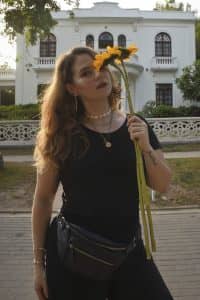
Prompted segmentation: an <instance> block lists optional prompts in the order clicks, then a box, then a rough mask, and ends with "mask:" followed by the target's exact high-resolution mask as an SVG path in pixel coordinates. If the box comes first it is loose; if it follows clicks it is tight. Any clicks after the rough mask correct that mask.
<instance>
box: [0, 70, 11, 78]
mask: <svg viewBox="0 0 200 300" xmlns="http://www.w3.org/2000/svg"><path fill="white" fill-rule="evenodd" d="M0 79H1V80H5V79H6V80H8V79H15V70H0Z"/></svg>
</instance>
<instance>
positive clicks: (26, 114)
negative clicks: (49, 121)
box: [0, 103, 40, 121]
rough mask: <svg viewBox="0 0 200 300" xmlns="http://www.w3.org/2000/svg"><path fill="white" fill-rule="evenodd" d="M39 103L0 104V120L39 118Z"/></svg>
mask: <svg viewBox="0 0 200 300" xmlns="http://www.w3.org/2000/svg"><path fill="white" fill-rule="evenodd" d="M39 118H40V104H39V103H38V104H26V105H21V104H20V105H8V106H6V105H0V120H1V121H2V120H39Z"/></svg>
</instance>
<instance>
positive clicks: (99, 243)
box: [57, 214, 141, 280]
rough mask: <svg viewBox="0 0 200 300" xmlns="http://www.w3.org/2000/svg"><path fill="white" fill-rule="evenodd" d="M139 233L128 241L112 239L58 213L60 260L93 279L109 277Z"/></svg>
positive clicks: (123, 258) (139, 235)
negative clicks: (72, 221) (74, 222)
mask: <svg viewBox="0 0 200 300" xmlns="http://www.w3.org/2000/svg"><path fill="white" fill-rule="evenodd" d="M138 239H141V230H140V228H139V231H138V234H137V236H135V237H134V238H133V240H132V241H131V242H130V243H129V244H128V245H127V244H124V243H118V242H113V241H111V240H109V239H107V238H104V237H102V236H100V235H98V234H96V233H92V232H90V231H88V230H86V229H84V228H82V227H80V226H78V225H76V224H73V223H71V222H68V221H67V220H66V219H65V218H64V216H63V215H62V214H59V215H58V216H57V250H58V256H59V259H60V262H61V263H62V264H63V265H64V267H66V268H67V269H70V270H71V271H72V272H75V273H79V274H81V275H84V276H86V277H90V278H93V279H100V280H104V279H108V278H109V277H110V276H111V274H112V272H113V271H115V270H116V269H117V268H118V267H119V266H120V265H121V264H122V262H123V261H124V260H125V258H126V257H127V256H128V254H129V253H130V252H131V251H132V250H133V249H134V248H135V247H136V244H137V240H138Z"/></svg>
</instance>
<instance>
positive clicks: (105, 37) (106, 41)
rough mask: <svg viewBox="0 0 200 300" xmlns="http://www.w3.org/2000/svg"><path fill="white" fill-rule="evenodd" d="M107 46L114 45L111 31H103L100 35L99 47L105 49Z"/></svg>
mask: <svg viewBox="0 0 200 300" xmlns="http://www.w3.org/2000/svg"><path fill="white" fill-rule="evenodd" d="M107 46H111V47H113V36H112V34H111V33H110V32H102V33H101V34H100V36H99V49H104V48H106V47H107Z"/></svg>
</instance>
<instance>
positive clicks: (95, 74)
mask: <svg viewBox="0 0 200 300" xmlns="http://www.w3.org/2000/svg"><path fill="white" fill-rule="evenodd" d="M99 75H100V72H99V71H97V70H94V78H95V79H97V78H98V77H99Z"/></svg>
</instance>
